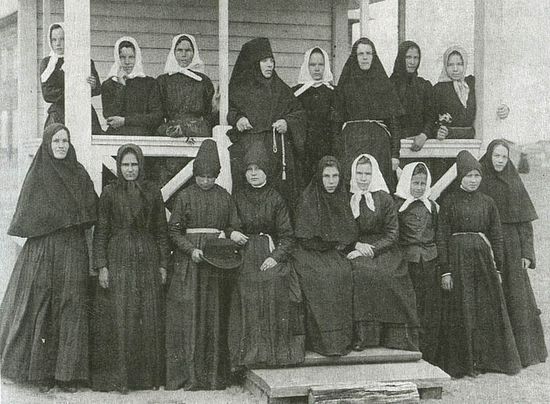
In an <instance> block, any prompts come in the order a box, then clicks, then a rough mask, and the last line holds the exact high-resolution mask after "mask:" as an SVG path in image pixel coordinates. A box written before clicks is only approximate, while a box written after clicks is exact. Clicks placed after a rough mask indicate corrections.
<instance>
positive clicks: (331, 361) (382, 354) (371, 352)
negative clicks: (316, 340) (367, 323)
mask: <svg viewBox="0 0 550 404" xmlns="http://www.w3.org/2000/svg"><path fill="white" fill-rule="evenodd" d="M420 359H422V353H421V352H414V351H402V350H400V349H388V348H381V347H377V348H368V349H365V350H364V351H360V352H356V351H352V352H350V353H349V354H347V355H345V356H323V355H320V354H318V353H315V352H307V353H306V358H305V360H304V363H303V364H302V365H301V366H322V365H327V366H328V365H349V364H358V363H394V362H416V361H418V360H420Z"/></svg>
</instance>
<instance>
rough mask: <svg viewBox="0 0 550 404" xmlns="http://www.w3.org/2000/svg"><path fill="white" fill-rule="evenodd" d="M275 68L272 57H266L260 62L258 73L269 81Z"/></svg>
mask: <svg viewBox="0 0 550 404" xmlns="http://www.w3.org/2000/svg"><path fill="white" fill-rule="evenodd" d="M274 68H275V60H273V58H272V57H267V58H264V59H262V60H260V71H261V72H262V76H264V77H265V78H266V79H270V78H271V76H273V69H274Z"/></svg>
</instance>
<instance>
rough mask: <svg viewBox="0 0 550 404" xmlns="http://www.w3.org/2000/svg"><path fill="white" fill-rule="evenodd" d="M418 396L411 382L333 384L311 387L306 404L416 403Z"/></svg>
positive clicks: (418, 399)
mask: <svg viewBox="0 0 550 404" xmlns="http://www.w3.org/2000/svg"><path fill="white" fill-rule="evenodd" d="M419 401H420V396H419V394H418V390H417V388H416V385H415V384H414V383H411V382H386V383H381V382H369V383H365V384H349V383H345V384H333V385H327V386H313V387H311V388H310V390H309V394H308V404H337V403H342V402H346V403H350V404H351V403H357V404H363V403H365V404H366V403H403V404H410V403H418V402H419Z"/></svg>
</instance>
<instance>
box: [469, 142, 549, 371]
mask: <svg viewBox="0 0 550 404" xmlns="http://www.w3.org/2000/svg"><path fill="white" fill-rule="evenodd" d="M480 163H481V167H482V169H483V178H482V180H481V185H480V186H479V190H480V191H481V192H483V193H484V194H486V195H489V196H490V197H491V198H493V199H494V201H495V203H496V205H497V208H498V211H499V215H500V221H501V223H502V233H503V237H504V262H503V267H502V269H503V272H502V288H503V289H504V297H505V298H506V307H507V308H508V315H509V316H510V323H511V324H512V329H513V331H514V337H515V340H516V346H517V348H518V352H519V356H520V359H521V364H522V366H523V367H527V366H530V365H534V364H536V363H540V362H545V361H546V357H547V356H548V351H547V350H546V344H545V342H544V331H543V328H542V323H541V320H540V314H541V312H540V309H539V308H538V307H537V301H536V299H535V295H534V293H533V288H532V287H531V281H530V280H529V274H528V272H527V270H528V269H534V268H535V267H536V259H535V249H534V245H533V238H534V237H533V225H532V222H533V221H534V220H536V219H537V218H538V217H537V212H536V210H535V207H534V206H533V202H531V198H530V197H529V194H528V193H527V190H526V189H525V186H524V185H523V182H522V180H521V178H520V176H519V175H518V172H517V170H516V167H514V163H512V161H511V160H510V146H509V145H508V143H507V142H506V141H505V140H500V139H498V140H493V141H492V142H491V143H490V144H489V147H487V152H486V153H485V155H484V156H483V157H482V158H481V160H480Z"/></svg>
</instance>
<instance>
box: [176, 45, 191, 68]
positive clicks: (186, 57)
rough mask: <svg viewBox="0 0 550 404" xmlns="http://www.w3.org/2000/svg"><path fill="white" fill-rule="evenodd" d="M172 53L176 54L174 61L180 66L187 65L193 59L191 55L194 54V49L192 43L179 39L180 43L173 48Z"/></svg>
mask: <svg viewBox="0 0 550 404" xmlns="http://www.w3.org/2000/svg"><path fill="white" fill-rule="evenodd" d="M174 55H175V56H176V61H177V62H178V65H180V66H181V67H187V66H189V65H190V64H191V62H192V61H193V56H195V51H194V50H193V45H191V42H189V41H187V40H185V39H184V40H183V41H180V43H179V44H178V45H177V46H176V49H174Z"/></svg>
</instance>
